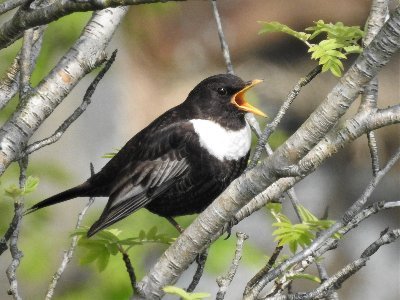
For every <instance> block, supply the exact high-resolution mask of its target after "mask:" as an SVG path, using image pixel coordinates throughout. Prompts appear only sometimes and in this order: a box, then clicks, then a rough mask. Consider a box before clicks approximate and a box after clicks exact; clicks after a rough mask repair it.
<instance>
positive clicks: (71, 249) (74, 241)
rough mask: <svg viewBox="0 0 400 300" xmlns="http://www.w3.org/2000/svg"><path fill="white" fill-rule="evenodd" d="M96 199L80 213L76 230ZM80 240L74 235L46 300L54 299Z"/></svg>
mask: <svg viewBox="0 0 400 300" xmlns="http://www.w3.org/2000/svg"><path fill="white" fill-rule="evenodd" d="M90 174H91V175H92V176H93V175H94V168H93V164H92V163H90ZM94 199H95V198H94V197H90V198H89V201H88V203H87V204H86V206H85V207H84V208H83V209H82V211H81V212H80V213H79V215H78V219H77V221H76V225H75V229H78V228H79V227H81V223H82V220H83V217H84V216H85V215H86V212H87V210H88V209H89V207H90V206H91V205H92V204H93V202H94ZM78 239H79V237H78V236H77V235H74V236H73V237H72V240H71V245H70V246H69V249H68V250H67V251H64V256H63V259H62V261H61V264H60V267H59V268H58V270H57V272H56V273H54V275H53V279H52V280H51V283H50V285H49V288H48V290H47V293H46V297H45V299H46V300H50V299H52V298H53V295H54V290H55V288H56V286H57V283H58V280H59V279H60V278H61V275H62V274H63V273H64V271H65V269H66V268H67V265H68V264H69V262H70V261H71V259H72V256H73V255H74V252H75V248H76V245H77V244H78Z"/></svg>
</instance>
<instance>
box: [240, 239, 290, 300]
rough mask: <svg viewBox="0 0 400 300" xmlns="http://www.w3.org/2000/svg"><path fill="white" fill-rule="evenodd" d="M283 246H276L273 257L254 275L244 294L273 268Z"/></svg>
mask: <svg viewBox="0 0 400 300" xmlns="http://www.w3.org/2000/svg"><path fill="white" fill-rule="evenodd" d="M282 249H283V246H279V243H278V245H277V246H276V247H275V250H274V252H273V253H272V255H271V257H270V258H269V260H268V262H267V264H266V265H265V266H264V267H263V268H262V269H261V270H260V271H258V273H257V274H256V275H254V277H253V278H252V279H251V280H250V281H249V282H248V283H247V285H246V288H245V289H244V295H246V294H248V292H249V291H250V289H251V288H252V287H253V286H254V285H255V284H256V283H257V282H258V280H259V279H260V278H262V277H263V276H264V275H265V274H267V273H268V272H269V270H271V268H272V267H273V266H274V264H275V262H276V260H277V258H278V256H279V254H280V253H281V251H282Z"/></svg>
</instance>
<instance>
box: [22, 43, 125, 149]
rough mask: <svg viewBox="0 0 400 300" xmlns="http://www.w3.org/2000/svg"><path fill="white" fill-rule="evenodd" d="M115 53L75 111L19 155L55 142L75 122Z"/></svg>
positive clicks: (109, 65) (100, 62) (112, 60)
mask: <svg viewBox="0 0 400 300" xmlns="http://www.w3.org/2000/svg"><path fill="white" fill-rule="evenodd" d="M116 55H117V50H114V52H113V53H112V55H111V57H110V58H109V59H108V60H107V62H106V64H105V65H104V67H103V68H102V69H101V70H100V72H99V73H98V74H97V75H96V77H95V79H94V80H93V81H92V83H91V84H90V86H89V87H88V88H87V90H86V93H85V96H84V97H83V100H82V103H81V105H79V107H78V108H77V109H75V111H74V112H73V113H72V114H71V115H70V116H69V117H68V118H67V119H66V120H65V121H64V122H63V123H62V124H61V126H60V127H58V128H57V130H56V131H55V132H54V133H53V134H52V135H51V136H49V137H47V138H45V139H43V140H41V141H37V142H35V143H33V144H31V145H29V146H27V147H26V149H25V150H24V152H23V153H22V155H21V156H25V155H27V154H31V153H32V152H35V151H37V150H39V149H41V148H43V147H45V146H48V145H51V144H53V143H55V142H57V141H58V140H59V139H60V138H61V136H62V135H63V134H64V133H65V131H67V129H68V127H69V126H70V125H71V124H72V123H73V122H75V121H76V120H77V119H78V118H79V117H80V116H81V115H82V113H83V112H84V111H85V110H86V108H87V107H88V106H89V105H90V103H91V101H92V95H93V93H94V91H95V90H96V87H97V85H98V83H99V82H100V80H101V79H102V78H103V77H104V75H105V74H106V72H107V71H108V70H109V69H110V67H111V65H112V64H113V62H114V60H115V57H116ZM104 61H105V59H104V60H101V61H99V63H98V64H99V65H101V64H103V63H104Z"/></svg>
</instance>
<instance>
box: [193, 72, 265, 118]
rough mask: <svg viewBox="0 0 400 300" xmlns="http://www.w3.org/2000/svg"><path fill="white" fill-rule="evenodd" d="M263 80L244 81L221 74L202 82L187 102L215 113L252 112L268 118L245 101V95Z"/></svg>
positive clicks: (233, 76)
mask: <svg viewBox="0 0 400 300" xmlns="http://www.w3.org/2000/svg"><path fill="white" fill-rule="evenodd" d="M260 82H262V80H259V79H254V80H251V81H243V80H242V79H241V78H239V77H237V76H235V75H231V74H219V75H214V76H211V77H208V78H206V79H204V80H203V81H201V82H200V83H199V84H198V85H197V86H196V87H195V88H194V89H193V90H192V91H191V92H190V94H189V96H188V98H187V100H186V101H187V102H189V103H191V104H192V105H196V106H198V107H199V108H200V109H202V110H206V111H208V112H211V111H212V110H215V113H218V111H220V112H219V113H221V110H222V111H227V112H229V111H231V112H235V113H239V114H243V115H244V114H245V113H246V112H252V113H254V114H256V115H259V116H263V117H266V114H264V113H263V112H262V111H261V110H259V109H258V108H256V107H254V106H252V105H251V104H250V103H248V102H247V101H246V99H245V93H246V92H247V91H248V90H249V89H251V88H252V87H253V86H255V85H256V84H258V83H260Z"/></svg>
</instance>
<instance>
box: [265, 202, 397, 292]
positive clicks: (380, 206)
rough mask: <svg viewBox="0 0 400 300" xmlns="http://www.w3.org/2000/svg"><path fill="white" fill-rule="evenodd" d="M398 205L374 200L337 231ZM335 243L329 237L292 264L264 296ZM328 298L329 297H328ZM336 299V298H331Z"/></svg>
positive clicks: (284, 284)
mask: <svg viewBox="0 0 400 300" xmlns="http://www.w3.org/2000/svg"><path fill="white" fill-rule="evenodd" d="M398 207H400V201H393V202H386V203H385V202H383V201H381V202H376V203H374V204H373V205H371V206H369V207H367V208H365V209H363V210H362V211H361V212H359V213H358V214H357V215H356V216H355V217H354V218H353V219H352V221H351V222H350V223H349V224H347V225H346V226H344V227H342V228H341V229H340V230H339V231H338V233H339V234H340V235H345V234H347V233H348V232H349V231H350V230H352V229H354V228H356V227H357V226H358V225H359V223H361V222H362V221H364V220H366V219H367V218H368V217H370V216H371V215H373V214H376V213H378V212H380V211H382V210H386V209H392V208H398ZM336 245H337V240H336V239H335V238H332V237H330V238H329V239H327V240H326V241H325V243H324V244H323V245H322V246H321V247H320V248H319V249H318V250H317V251H315V253H314V256H313V257H312V256H309V257H307V258H306V259H304V260H303V261H301V262H299V263H297V264H296V265H294V266H292V267H291V268H290V269H289V270H287V271H286V272H285V276H282V277H281V278H279V279H278V280H276V281H275V283H274V286H272V287H271V290H270V292H268V294H267V296H266V297H272V296H274V295H276V293H277V292H278V291H280V290H282V289H284V288H285V287H286V286H288V285H289V284H290V282H291V280H290V279H289V278H291V277H293V276H294V275H297V274H300V273H302V272H304V270H305V269H306V268H307V267H308V266H309V265H310V264H312V263H313V262H315V259H316V258H317V257H320V256H322V255H323V254H324V253H325V252H327V251H328V250H331V249H334V248H335V247H336ZM335 293H336V292H334V291H333V292H332V296H333V297H334V294H335ZM328 299H329V298H328ZM333 299H336V298H333Z"/></svg>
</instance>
